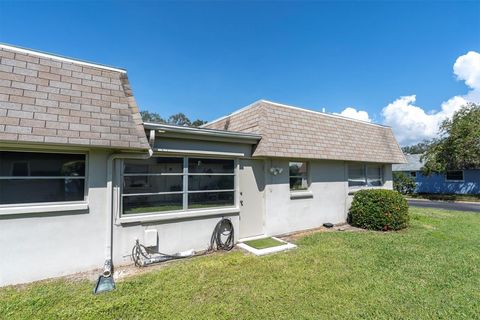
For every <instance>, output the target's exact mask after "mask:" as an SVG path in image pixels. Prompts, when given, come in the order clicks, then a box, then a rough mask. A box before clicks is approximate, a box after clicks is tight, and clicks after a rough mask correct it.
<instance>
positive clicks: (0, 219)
mask: <svg viewBox="0 0 480 320" xmlns="http://www.w3.org/2000/svg"><path fill="white" fill-rule="evenodd" d="M402 162H404V156H403V154H402V152H401V150H400V148H399V147H398V144H397V142H396V141H395V138H394V136H393V134H392V131H391V129H390V128H388V127H384V126H380V125H376V124H371V123H365V122H362V121H358V120H353V119H347V118H343V117H340V116H336V115H330V114H326V113H321V112H316V111H311V110H306V109H300V108H296V107H291V106H286V105H281V104H277V103H273V102H268V101H264V100H261V101H258V102H256V103H254V104H252V105H250V106H248V107H246V108H244V109H241V110H239V111H237V112H235V113H232V114H231V115H229V116H226V117H223V118H221V119H218V120H215V121H212V122H210V123H208V124H207V125H205V126H204V127H202V128H187V127H178V126H171V125H165V124H156V123H142V121H141V117H140V114H139V111H138V107H137V105H136V103H135V99H134V97H133V95H132V91H131V88H130V85H129V81H128V77H127V73H126V71H125V70H122V69H119V68H114V67H109V66H104V65H99V64H95V63H90V62H85V61H81V60H76V59H70V58H65V57H60V56H56V55H52V54H47V53H42V52H37V51H33V50H27V49H22V48H18V47H13V46H8V45H0V251H1V252H2V257H3V258H2V259H0V285H8V284H15V283H23V282H29V281H34V280H39V279H44V278H49V277H56V276H61V275H67V274H72V273H75V272H81V271H86V270H91V269H95V268H99V267H101V266H103V265H104V264H105V265H111V264H112V263H113V264H114V265H117V266H118V265H123V264H130V263H131V262H132V260H131V256H130V254H131V250H132V247H133V246H134V244H135V242H136V240H137V239H138V240H139V241H140V242H141V243H146V244H147V242H148V244H147V245H148V246H151V247H153V249H154V250H158V251H160V252H165V253H170V254H172V253H176V252H180V251H184V250H188V249H194V250H203V249H206V247H207V246H208V244H209V241H210V237H211V235H212V231H213V229H214V227H215V225H216V224H217V223H218V221H219V220H220V219H221V218H228V219H230V220H231V222H232V224H233V226H234V229H235V239H234V240H235V241H238V240H239V239H243V238H251V237H258V236H264V235H278V234H283V233H289V232H294V231H299V230H304V229H311V228H316V227H319V226H320V225H321V224H323V223H324V222H332V223H341V222H344V221H345V220H346V216H347V212H348V208H349V204H350V201H351V199H352V195H353V193H354V192H355V191H356V190H359V189H362V188H389V189H391V188H392V171H391V167H392V163H402Z"/></svg>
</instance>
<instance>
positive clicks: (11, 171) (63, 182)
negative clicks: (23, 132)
mask: <svg viewBox="0 0 480 320" xmlns="http://www.w3.org/2000/svg"><path fill="white" fill-rule="evenodd" d="M85 162H86V155H85V154H66V153H44V152H14V151H0V205H3V204H27V203H43V202H65V201H83V200H85V180H86V176H85Z"/></svg>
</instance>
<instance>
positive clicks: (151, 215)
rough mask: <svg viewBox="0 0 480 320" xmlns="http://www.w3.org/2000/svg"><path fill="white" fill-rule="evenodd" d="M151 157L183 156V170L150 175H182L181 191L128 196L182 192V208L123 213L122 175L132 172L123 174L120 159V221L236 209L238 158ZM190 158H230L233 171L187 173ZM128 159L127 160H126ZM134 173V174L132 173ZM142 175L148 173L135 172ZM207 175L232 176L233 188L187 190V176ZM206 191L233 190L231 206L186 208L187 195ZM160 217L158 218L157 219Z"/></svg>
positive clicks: (163, 156) (167, 217)
mask: <svg viewBox="0 0 480 320" xmlns="http://www.w3.org/2000/svg"><path fill="white" fill-rule="evenodd" d="M152 158H183V171H182V173H171V174H170V173H167V174H163V173H156V174H150V175H181V176H182V177H183V188H182V191H178V192H177V191H174V192H156V193H139V194H128V195H127V197H128V196H132V195H133V196H135V195H157V194H159V195H160V194H182V199H183V200H182V209H178V210H165V211H152V212H144V213H130V214H124V213H123V197H124V196H125V194H124V193H123V179H124V176H129V175H132V174H124V163H125V160H122V161H121V164H120V172H119V197H118V198H119V202H120V203H119V206H118V207H119V218H120V220H121V221H122V220H123V221H125V222H130V221H132V222H133V221H138V218H139V217H148V218H147V219H145V220H161V219H170V218H176V217H179V218H181V217H187V216H195V215H196V213H198V212H199V213H200V214H201V213H202V212H203V213H208V212H212V213H216V212H226V213H228V212H233V211H234V212H237V211H238V208H239V206H238V202H239V200H238V199H239V196H238V194H239V191H238V185H239V184H238V160H237V159H236V158H235V159H234V158H231V157H222V156H211V155H209V156H204V155H200V154H199V155H172V154H168V155H163V154H155V155H153V156H152ZM190 158H200V159H219V160H231V161H233V173H189V172H188V161H189V159H190ZM126 161H128V160H126ZM133 175H135V174H133ZM136 175H142V176H145V175H146V176H148V174H141V173H140V174H136ZM195 175H198V176H202V175H203V176H207V175H225V176H233V177H234V182H233V183H234V188H233V189H224V190H198V191H196V190H195V191H189V190H188V177H189V176H195ZM207 192H233V195H234V199H233V205H232V206H212V207H206V208H188V195H189V194H192V193H207ZM158 218H160V219H158Z"/></svg>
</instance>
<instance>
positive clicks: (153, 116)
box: [140, 110, 207, 127]
mask: <svg viewBox="0 0 480 320" xmlns="http://www.w3.org/2000/svg"><path fill="white" fill-rule="evenodd" d="M140 115H141V116H142V120H143V122H156V123H165V124H173V125H177V126H186V127H200V126H201V125H203V124H205V123H207V121H204V120H200V119H197V120H194V121H191V120H190V119H189V118H188V117H187V116H186V115H185V114H184V113H182V112H179V113H176V114H172V115H171V116H170V117H168V118H167V120H165V119H164V118H163V117H162V116H161V115H159V114H158V113H156V112H150V111H148V110H146V111H141V112H140Z"/></svg>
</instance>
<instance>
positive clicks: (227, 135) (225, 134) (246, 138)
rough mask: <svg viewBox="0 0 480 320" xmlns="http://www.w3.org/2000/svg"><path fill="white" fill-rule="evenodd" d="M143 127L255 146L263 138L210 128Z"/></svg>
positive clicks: (165, 125)
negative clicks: (235, 141) (248, 143)
mask: <svg viewBox="0 0 480 320" xmlns="http://www.w3.org/2000/svg"><path fill="white" fill-rule="evenodd" d="M143 126H144V128H145V129H149V130H160V131H161V133H170V134H180V135H192V136H198V138H197V139H202V140H208V139H215V138H223V139H235V140H238V141H243V142H250V143H254V144H255V143H257V142H258V141H259V140H260V139H261V138H262V136H261V135H259V134H255V133H248V132H238V131H225V130H216V129H208V128H192V127H181V126H175V125H168V124H163V123H150V122H144V123H143ZM200 137H201V138H200Z"/></svg>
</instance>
